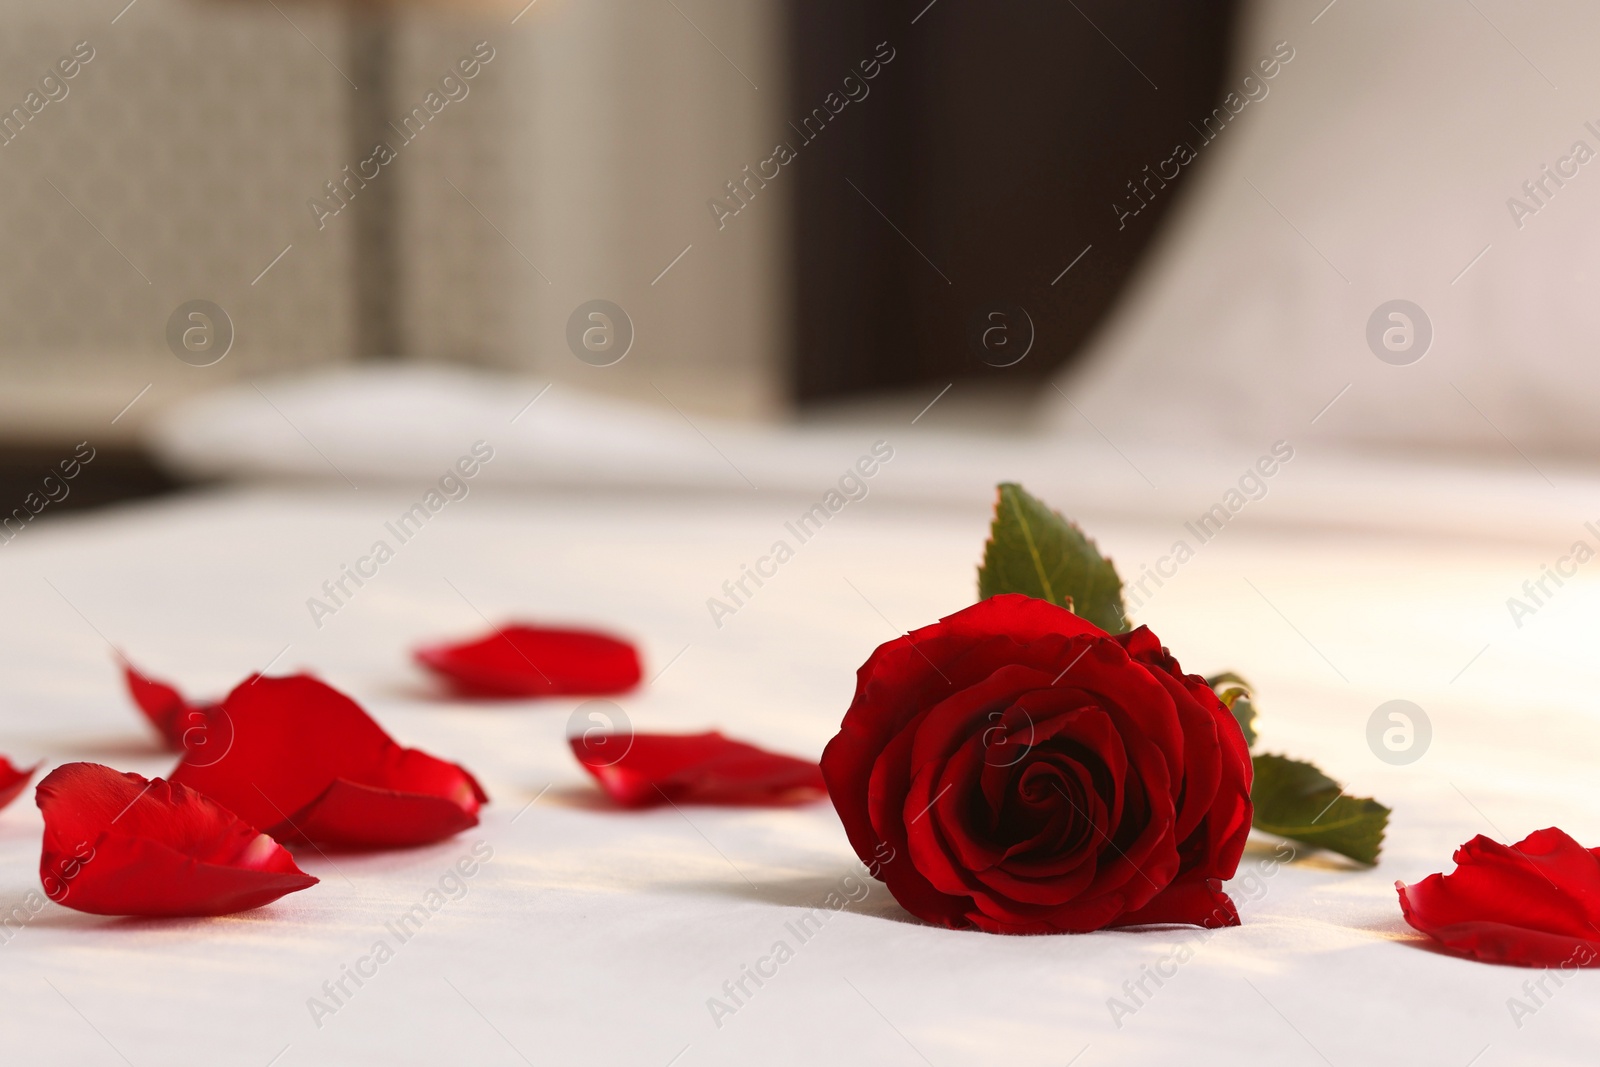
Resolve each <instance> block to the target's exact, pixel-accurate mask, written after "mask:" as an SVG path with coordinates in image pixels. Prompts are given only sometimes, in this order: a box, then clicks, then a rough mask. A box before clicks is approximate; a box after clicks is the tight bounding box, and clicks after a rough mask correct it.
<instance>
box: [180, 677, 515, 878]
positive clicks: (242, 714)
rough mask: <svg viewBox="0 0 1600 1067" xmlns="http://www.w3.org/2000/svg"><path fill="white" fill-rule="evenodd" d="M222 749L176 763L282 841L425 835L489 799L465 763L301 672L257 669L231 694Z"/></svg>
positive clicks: (355, 842)
mask: <svg viewBox="0 0 1600 1067" xmlns="http://www.w3.org/2000/svg"><path fill="white" fill-rule="evenodd" d="M222 714H223V716H225V717H226V720H227V721H228V723H229V726H230V730H231V737H230V740H231V744H230V746H229V748H228V750H227V752H226V753H225V754H223V755H222V756H221V757H220V758H214V754H207V753H196V752H194V751H192V750H191V751H190V752H189V753H187V754H186V755H185V756H184V758H183V762H181V763H180V764H179V765H178V767H177V769H176V770H175V771H173V773H172V780H173V781H174V782H181V783H183V784H184V785H187V786H190V787H192V788H194V789H198V790H200V792H202V793H204V794H206V795H207V796H209V797H211V798H212V799H213V800H216V801H217V802H218V803H220V804H224V805H226V806H227V807H228V808H229V809H230V810H232V811H235V812H237V813H238V814H239V815H240V817H241V818H244V819H247V820H249V821H250V822H252V823H254V824H255V825H258V826H265V827H266V828H267V832H268V833H270V834H272V835H273V836H275V837H278V838H281V839H283V840H286V841H293V840H306V841H311V842H314V843H318V844H326V845H337V846H340V847H344V848H397V847H407V846H412V845H425V844H429V843H431V842H434V841H439V840H442V839H444V838H447V837H450V836H451V835H453V834H456V833H459V832H460V831H462V830H465V829H467V828H468V827H471V826H476V825H477V823H478V809H479V808H480V807H482V806H483V805H484V804H485V803H487V802H488V799H489V798H488V797H487V796H486V795H485V794H484V792H483V789H482V787H480V786H479V785H478V782H477V780H476V779H474V778H473V777H472V775H471V774H469V773H468V772H467V771H466V770H465V769H464V768H462V767H460V766H457V765H456V764H454V763H446V762H445V761H443V760H439V759H435V758H434V757H433V756H430V755H428V754H427V753H425V752H419V751H417V750H415V749H408V748H402V747H401V746H400V745H398V744H397V743H396V742H395V741H394V740H393V739H392V738H391V737H390V736H389V735H388V734H386V733H385V732H384V731H383V728H382V727H381V726H379V725H378V724H377V723H376V722H374V721H373V720H372V718H371V716H369V715H368V714H367V713H366V712H365V711H363V710H362V709H361V707H360V706H359V705H358V704H356V702H355V701H353V700H351V699H350V698H349V697H347V696H345V695H344V694H343V693H340V692H339V691H338V690H336V689H334V688H333V687H331V686H329V685H326V684H324V683H322V682H319V681H317V680H316V679H315V678H311V677H308V676H306V675H295V676H294V677H290V678H260V677H258V678H253V679H250V680H248V681H246V682H244V683H242V684H241V685H240V686H239V687H238V688H237V689H235V690H234V691H233V692H232V693H230V694H228V698H227V700H225V701H223V704H222Z"/></svg>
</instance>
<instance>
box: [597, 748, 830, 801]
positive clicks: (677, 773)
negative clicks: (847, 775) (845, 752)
mask: <svg viewBox="0 0 1600 1067" xmlns="http://www.w3.org/2000/svg"><path fill="white" fill-rule="evenodd" d="M571 741H572V754H573V755H574V756H576V757H578V762H579V763H581V764H583V766H584V769H585V770H587V771H588V772H589V773H590V774H592V775H594V777H595V780H596V781H598V782H599V783H600V785H601V787H602V788H603V789H605V791H606V793H607V794H609V795H610V797H611V799H613V800H615V801H616V802H617V803H618V804H621V805H623V806H624V807H630V808H642V807H649V806H651V805H653V804H664V803H667V802H668V801H672V802H674V803H677V802H680V801H681V802H684V803H694V804H792V803H796V802H799V801H808V800H816V799H818V798H820V797H821V796H822V795H823V794H824V793H825V792H826V791H827V786H826V785H825V784H824V783H823V781H822V771H821V769H819V768H818V766H817V765H816V764H815V763H813V762H811V761H810V760H802V759H796V758H794V757H793V756H785V755H782V754H780V753H776V752H768V751H766V750H765V749H760V748H757V747H755V746H754V745H747V744H745V743H744V742H743V741H735V740H733V739H732V738H728V737H724V736H722V734H720V733H716V732H712V733H705V734H634V735H632V736H631V737H621V736H612V737H607V738H606V739H605V745H606V746H607V747H604V748H602V747H601V746H600V745H599V744H593V743H589V742H587V741H586V740H585V738H583V737H574V738H572V739H571ZM624 741H625V742H629V743H628V744H627V747H626V748H625V750H624V752H623V754H622V755H620V756H619V755H618V754H617V751H616V750H617V747H618V742H624Z"/></svg>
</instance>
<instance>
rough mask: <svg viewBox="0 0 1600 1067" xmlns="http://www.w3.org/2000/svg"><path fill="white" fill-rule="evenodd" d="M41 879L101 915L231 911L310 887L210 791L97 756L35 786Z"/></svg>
mask: <svg viewBox="0 0 1600 1067" xmlns="http://www.w3.org/2000/svg"><path fill="white" fill-rule="evenodd" d="M35 795H36V799H37V800H38V804H39V810H40V811H41V812H43V813H44V847H43V849H42V851H41V853H40V856H39V879H40V881H41V882H42V883H43V885H44V890H45V894H46V895H47V896H49V897H50V899H52V900H54V901H55V902H56V903H58V904H62V905H65V906H66V907H69V908H74V909H76V910H78V911H84V912H89V913H91V914H94V915H144V916H200V915H228V914H231V913H233V912H237V911H247V910H249V909H251V908H259V907H261V906H262V905H264V904H270V903H272V902H273V901H274V900H277V899H278V898H279V897H281V896H284V895H285V894H287V893H294V892H297V891H299V890H301V889H307V888H310V887H311V886H313V885H316V884H317V879H315V878H313V877H312V876H311V875H309V874H306V873H305V872H304V871H302V870H300V868H299V867H297V866H295V862H294V858H293V857H292V856H290V855H289V853H288V852H287V851H286V850H285V849H284V848H283V846H282V845H280V844H278V843H277V842H276V841H274V840H273V839H272V838H271V837H269V836H267V835H266V834H263V833H261V832H259V831H257V830H256V829H255V828H254V827H253V826H250V825H248V824H247V823H245V822H244V821H242V820H241V819H239V817H238V816H236V815H234V814H233V812H231V811H228V810H227V809H226V808H224V807H222V806H221V805H220V804H218V803H216V802H215V801H214V800H211V799H210V798H208V797H205V796H203V795H201V794H200V793H197V792H195V791H194V790H192V789H188V788H185V787H184V786H182V785H178V784H176V783H173V782H165V781H162V780H161V779H160V778H154V779H150V780H148V781H147V780H146V779H144V778H142V777H140V776H139V775H137V774H123V773H120V772H118V771H114V770H112V769H111V768H110V767H102V766H100V765H99V764H94V763H68V764H66V765H64V766H61V767H57V768H56V769H55V770H53V771H51V772H50V774H48V775H47V776H46V777H45V779H44V781H42V782H40V783H39V788H38V790H37V792H36V794H35Z"/></svg>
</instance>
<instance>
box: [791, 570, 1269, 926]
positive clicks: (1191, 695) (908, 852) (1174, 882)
mask: <svg viewBox="0 0 1600 1067" xmlns="http://www.w3.org/2000/svg"><path fill="white" fill-rule="evenodd" d="M822 773H823V776H824V778H826V780H827V783H828V790H829V793H830V795H831V796H832V798H833V803H834V806H835V807H836V808H838V810H839V817H840V819H842V820H843V822H844V826H845V832H846V833H848V834H849V836H850V843H851V845H852V846H853V847H854V848H855V850H856V854H857V855H858V856H860V857H861V859H862V861H863V862H865V863H866V864H867V865H868V869H869V870H871V871H872V872H873V873H874V874H875V875H876V876H877V877H879V878H881V879H882V880H883V882H884V883H885V884H886V885H887V886H888V888H889V891H890V892H891V893H893V894H894V897H895V899H896V900H898V901H899V902H900V903H901V905H902V906H904V907H905V908H906V909H907V910H908V911H910V912H912V913H913V914H915V915H917V916H918V917H920V918H922V919H925V920H927V921H929V922H934V923H939V924H941V925H944V926H950V927H955V928H968V927H976V928H978V929H980V930H988V931H991V932H996V933H1060V932H1072V933H1077V932H1083V931H1088V930H1098V929H1100V928H1102V927H1105V926H1132V925H1137V924H1141V923H1192V924H1195V925H1199V926H1207V927H1218V926H1235V925H1238V922H1239V917H1238V913H1237V912H1236V911H1235V910H1234V906H1233V902H1232V901H1231V900H1229V899H1228V896H1227V894H1225V893H1224V892H1223V891H1222V880H1223V879H1226V878H1231V877H1232V876H1233V873H1234V869H1235V868H1236V867H1237V866H1238V863H1239V855H1240V853H1241V852H1242V851H1243V850H1244V842H1245V838H1246V837H1247V836H1248V835H1249V833H1250V817H1251V808H1250V755H1249V751H1248V749H1247V748H1246V746H1245V741H1244V736H1243V734H1242V733H1241V732H1240V730H1239V726H1238V723H1237V722H1236V721H1235V720H1234V718H1233V715H1232V713H1230V712H1229V711H1228V709H1227V708H1225V707H1224V706H1223V705H1222V702H1221V701H1220V700H1218V699H1217V696H1216V694H1215V693H1214V692H1213V691H1212V689H1211V687H1210V686H1208V685H1207V684H1206V683H1205V680H1204V679H1202V678H1199V677H1197V676H1195V675H1187V674H1184V673H1183V672H1182V670H1181V669H1180V668H1179V666H1178V663H1177V661H1176V660H1174V659H1173V658H1172V656H1171V655H1169V654H1168V652H1167V650H1166V649H1165V648H1162V647H1161V643H1160V641H1158V640H1157V639H1156V637H1155V635H1154V634H1152V633H1151V632H1150V631H1149V630H1148V629H1146V628H1144V627H1140V628H1139V629H1137V630H1134V631H1133V632H1131V633H1126V634H1120V635H1117V636H1115V637H1113V636H1110V635H1108V634H1107V633H1105V632H1104V631H1103V630H1100V629H1099V628H1097V627H1095V626H1094V625H1092V624H1090V623H1088V622H1085V621H1084V620H1083V619H1080V618H1079V617H1078V616H1076V615H1074V614H1072V613H1071V612H1070V611H1067V610H1065V609H1063V608H1059V607H1056V606H1055V605H1053V604H1050V603H1049V602H1047V601H1043V600H1035V599H1033V598H1031V597H1026V596H1020V595H1016V594H1008V595H1003V596H996V597H991V598H990V599H988V600H985V601H983V602H982V603H979V604H975V605H973V606H972V607H970V608H967V609H965V610H964V611H960V612H957V613H956V614H954V615H951V616H950V617H949V618H946V619H942V620H940V621H939V622H937V623H935V624H934V625H932V626H925V627H923V628H922V629H920V630H918V631H916V632H915V633H912V634H909V635H907V636H906V637H902V638H899V639H897V640H894V641H890V642H889V643H888V644H885V645H882V646H880V647H879V648H878V649H877V651H875V652H874V653H873V654H872V656H871V658H869V659H868V660H867V662H866V663H865V664H864V665H863V666H862V667H861V669H860V671H858V672H857V682H856V695H855V699H854V701H852V702H851V705H850V709H849V711H847V712H846V713H845V717H844V723H843V725H842V726H841V727H840V730H839V734H838V736H836V737H835V738H834V739H833V740H832V741H830V742H829V743H828V747H827V750H826V751H825V752H824V753H823V755H822Z"/></svg>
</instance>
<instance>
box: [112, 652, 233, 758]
mask: <svg viewBox="0 0 1600 1067" xmlns="http://www.w3.org/2000/svg"><path fill="white" fill-rule="evenodd" d="M122 674H123V679H124V680H125V681H126V682H127V685H128V695H129V696H131V697H133V702H134V703H135V704H137V705H138V706H139V710H140V711H142V712H144V716H145V718H147V719H149V720H150V725H152V726H154V727H155V728H156V732H157V733H159V734H160V735H161V738H162V740H164V741H165V742H166V743H167V747H168V748H170V749H171V750H172V751H174V752H182V751H183V750H184V748H185V744H186V742H187V743H192V742H193V741H194V740H195V731H197V730H198V731H200V732H202V733H203V732H204V731H205V727H206V725H207V723H208V722H209V720H210V718H211V716H212V715H213V714H215V712H216V711H217V705H216V704H193V703H190V702H189V701H188V700H186V699H185V698H184V696H183V694H182V693H180V692H178V690H177V689H175V688H173V687H172V686H170V685H168V684H167V683H166V682H158V681H156V680H155V679H153V678H148V677H146V676H145V675H143V674H141V673H139V671H138V670H137V669H135V668H134V666H133V664H131V663H128V662H127V661H126V660H124V661H123V664H122Z"/></svg>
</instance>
